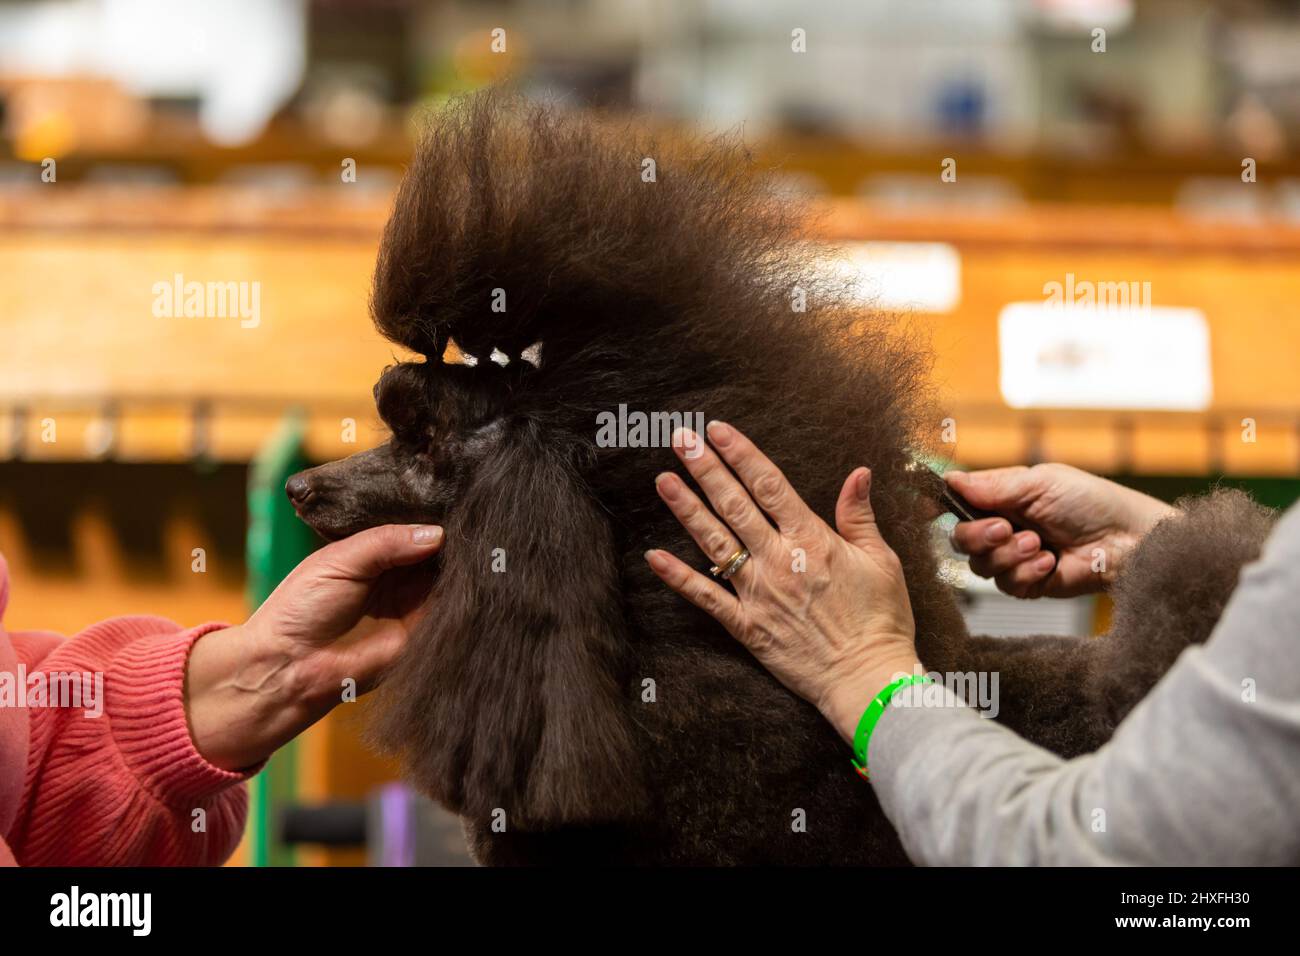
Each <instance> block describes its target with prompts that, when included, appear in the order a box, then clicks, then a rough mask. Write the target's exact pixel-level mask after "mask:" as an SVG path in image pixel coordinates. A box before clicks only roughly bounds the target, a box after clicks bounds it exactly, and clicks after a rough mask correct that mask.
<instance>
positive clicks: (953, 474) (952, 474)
mask: <svg viewBox="0 0 1300 956" xmlns="http://www.w3.org/2000/svg"><path fill="white" fill-rule="evenodd" d="M943 477H944V479H945V480H947V481H951V480H952V479H953V478H958V479H961V478H965V477H966V472H964V471H961V470H960V469H957V468H953V469H950V470H948V471H945V472H944V473H943Z"/></svg>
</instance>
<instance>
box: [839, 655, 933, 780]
mask: <svg viewBox="0 0 1300 956" xmlns="http://www.w3.org/2000/svg"><path fill="white" fill-rule="evenodd" d="M933 683H934V681H932V680H931V679H930V678H928V677H926V676H925V675H924V674H909V675H908V676H907V677H900V678H899V679H898V680H896V681H894V682H893V683H892V684H890V685H889V686H888V687H886V688H885V689H884V690H882V691H881V692H880V693H879V694H877V695H876V696H875V697H874V698H873V699H872V701H871V703H869V704H868V705H867V709H866V710H864V711H863V712H862V718H861V719H860V720H859V721H858V729H857V732H856V733H855V734H854V735H853V766H854V767H855V768H857V771H858V773H859V774H860V775H861V776H863V777H866V775H867V744H868V743H869V742H870V740H871V732H872V731H873V730H875V729H876V723H877V722H878V721H879V720H880V718H881V717H882V716H883V715H884V713H885V708H886V707H888V706H889V700H890V698H891V697H893V696H894V694H896V693H897V692H898V691H899V689H900V688H903V687H910V686H912V685H913V684H933Z"/></svg>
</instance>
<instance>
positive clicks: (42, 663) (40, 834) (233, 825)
mask: <svg viewBox="0 0 1300 956" xmlns="http://www.w3.org/2000/svg"><path fill="white" fill-rule="evenodd" d="M223 627H225V625H223V624H203V625H200V626H199V627H195V628H191V629H189V630H182V629H181V628H180V627H179V626H178V625H176V624H173V623H172V622H171V621H168V620H165V619H163V618H158V617H120V618H114V619H111V620H108V621H103V622H101V623H99V624H96V625H94V626H93V627H91V628H89V629H87V630H85V631H83V632H81V633H80V634H78V635H76V636H75V637H72V638H68V639H66V640H58V639H51V637H50V636H49V635H37V634H30V635H24V634H12V633H11V634H10V635H9V637H10V639H11V640H12V641H13V645H14V649H15V651H16V652H17V655H18V658H19V660H20V662H21V663H22V664H23V665H24V666H25V667H26V668H27V669H28V671H29V683H31V673H32V672H36V671H39V672H42V673H44V674H46V675H48V676H50V677H53V676H55V675H67V674H82V675H102V681H103V684H102V686H103V695H102V713H101V714H100V715H99V716H97V717H96V716H93V715H92V714H93V711H94V709H97V708H86V707H84V706H83V707H80V708H74V707H67V706H60V707H50V706H38V707H29V709H28V714H29V718H30V725H29V731H30V733H29V744H28V749H27V766H26V776H25V778H24V782H23V792H22V798H21V802H20V805H19V811H18V814H17V817H16V818H15V820H14V823H13V825H12V826H11V827H10V830H9V832H8V833H6V834H4V837H5V839H6V840H7V842H8V843H9V846H10V848H11V849H12V850H13V854H14V856H15V858H16V859H17V861H18V863H19V864H20V865H25V866H133V865H134V866H183V865H195V864H197V865H215V864H219V863H221V862H222V861H224V860H225V859H226V858H227V857H228V856H229V855H230V854H231V852H232V851H233V850H234V848H235V845H236V844H237V843H238V842H239V838H240V834H241V833H242V832H243V828H244V819H245V816H246V815H247V810H248V797H247V794H246V792H245V789H244V787H242V786H240V784H241V783H242V781H244V780H245V779H247V777H248V776H249V775H250V774H251V773H254V772H256V770H257V769H259V768H252V769H251V770H250V771H249V773H243V774H241V773H230V772H228V771H225V770H221V769H219V768H217V767H214V766H212V765H211V764H209V763H208V762H207V761H206V760H205V759H204V758H203V757H202V756H201V755H200V754H199V753H198V751H197V750H195V748H194V744H193V742H192V740H191V739H190V732H189V726H188V724H187V722H186V717H185V705H184V686H185V683H184V682H185V663H186V660H187V658H188V656H189V652H190V647H191V646H192V645H193V644H194V642H195V641H196V640H198V638H200V637H202V636H203V635H204V634H207V633H208V632H210V631H214V630H220V629H221V628H223ZM83 679H84V678H83ZM50 686H53V681H51V682H50ZM83 703H84V701H83Z"/></svg>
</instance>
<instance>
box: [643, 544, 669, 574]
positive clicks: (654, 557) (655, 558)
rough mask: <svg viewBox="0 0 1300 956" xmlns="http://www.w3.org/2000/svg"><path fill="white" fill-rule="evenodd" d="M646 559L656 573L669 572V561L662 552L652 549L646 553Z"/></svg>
mask: <svg viewBox="0 0 1300 956" xmlns="http://www.w3.org/2000/svg"><path fill="white" fill-rule="evenodd" d="M645 559H646V562H647V563H648V564H649V565H650V567H652V568H654V569H655V570H656V571H667V570H668V562H667V560H665V558H664V553H663V552H662V551H658V550H656V549H654V548H651V549H650V550H649V551H647V552H646V553H645Z"/></svg>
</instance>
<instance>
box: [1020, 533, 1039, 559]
mask: <svg viewBox="0 0 1300 956" xmlns="http://www.w3.org/2000/svg"><path fill="white" fill-rule="evenodd" d="M1016 550H1017V551H1019V552H1020V553H1021V554H1030V553H1032V552H1034V551H1037V550H1038V542H1037V541H1035V540H1034V536H1033V535H1032V534H1026V535H1023V536H1022V537H1021V538H1020V539H1019V540H1017V541H1016Z"/></svg>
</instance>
